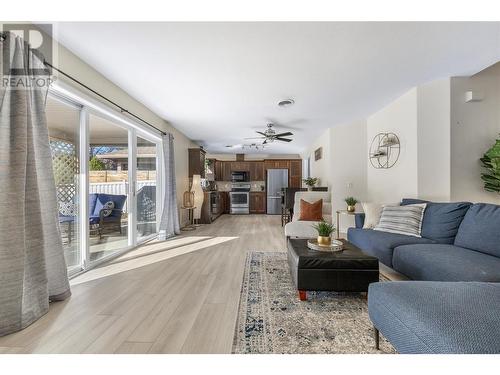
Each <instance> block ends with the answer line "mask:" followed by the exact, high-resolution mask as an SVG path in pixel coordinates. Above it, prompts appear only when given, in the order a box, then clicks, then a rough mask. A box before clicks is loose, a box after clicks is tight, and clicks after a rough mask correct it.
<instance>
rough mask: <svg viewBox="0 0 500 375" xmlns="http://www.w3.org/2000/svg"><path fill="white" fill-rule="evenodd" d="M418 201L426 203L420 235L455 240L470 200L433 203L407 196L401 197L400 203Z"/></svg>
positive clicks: (434, 238) (414, 202)
mask: <svg viewBox="0 0 500 375" xmlns="http://www.w3.org/2000/svg"><path fill="white" fill-rule="evenodd" d="M418 203H427V207H426V209H425V212H424V219H423V221H422V233H421V235H422V237H425V238H430V239H432V240H435V241H437V242H439V243H447V244H452V243H453V242H454V241H455V236H456V235H457V232H458V228H459V227H460V223H461V222H462V220H463V218H464V216H465V214H466V213H467V211H468V210H469V208H470V206H471V205H472V203H470V202H456V203H434V202H427V201H424V200H421V199H408V198H405V199H403V200H402V202H401V205H403V206H406V205H409V204H418Z"/></svg>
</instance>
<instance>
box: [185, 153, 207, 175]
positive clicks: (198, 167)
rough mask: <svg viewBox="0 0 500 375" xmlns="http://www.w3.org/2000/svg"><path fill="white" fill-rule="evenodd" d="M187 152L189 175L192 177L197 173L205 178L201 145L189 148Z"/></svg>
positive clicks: (203, 154)
mask: <svg viewBox="0 0 500 375" xmlns="http://www.w3.org/2000/svg"><path fill="white" fill-rule="evenodd" d="M188 152H189V154H188V156H189V158H188V159H189V163H188V169H189V170H188V173H189V177H193V175H195V174H199V175H200V176H201V178H205V150H203V149H202V148H201V147H199V148H190V149H189V150H188Z"/></svg>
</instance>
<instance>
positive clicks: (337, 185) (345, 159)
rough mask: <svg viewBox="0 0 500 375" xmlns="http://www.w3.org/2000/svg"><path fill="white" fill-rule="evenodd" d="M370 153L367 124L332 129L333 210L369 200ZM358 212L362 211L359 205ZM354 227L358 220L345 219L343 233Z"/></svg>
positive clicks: (343, 220)
mask: <svg viewBox="0 0 500 375" xmlns="http://www.w3.org/2000/svg"><path fill="white" fill-rule="evenodd" d="M367 162H368V152H367V150H366V120H359V121H355V122H352V123H349V124H343V125H337V126H334V127H332V128H330V161H329V170H330V182H329V187H330V189H331V192H332V209H333V212H334V219H335V212H336V211H337V210H345V209H346V203H345V201H344V199H345V198H346V197H349V196H353V197H355V198H356V199H358V201H360V202H362V201H365V200H366V195H367V194H366V168H367ZM357 209H359V210H361V205H360V204H358V207H357ZM352 226H354V217H353V216H347V215H343V216H342V217H341V218H340V225H339V228H340V231H341V232H342V233H345V232H347V228H349V227H352Z"/></svg>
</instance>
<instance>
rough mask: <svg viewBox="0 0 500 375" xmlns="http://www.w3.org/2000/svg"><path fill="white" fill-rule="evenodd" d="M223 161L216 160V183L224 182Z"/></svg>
mask: <svg viewBox="0 0 500 375" xmlns="http://www.w3.org/2000/svg"><path fill="white" fill-rule="evenodd" d="M223 168H224V167H223V165H222V161H220V160H216V161H215V166H214V180H215V181H224V169H223Z"/></svg>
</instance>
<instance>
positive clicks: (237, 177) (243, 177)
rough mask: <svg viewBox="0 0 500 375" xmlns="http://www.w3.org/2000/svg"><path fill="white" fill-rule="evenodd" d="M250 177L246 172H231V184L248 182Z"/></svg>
mask: <svg viewBox="0 0 500 375" xmlns="http://www.w3.org/2000/svg"><path fill="white" fill-rule="evenodd" d="M248 181H250V176H249V174H248V172H247V171H234V172H231V182H248Z"/></svg>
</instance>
